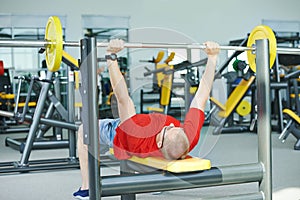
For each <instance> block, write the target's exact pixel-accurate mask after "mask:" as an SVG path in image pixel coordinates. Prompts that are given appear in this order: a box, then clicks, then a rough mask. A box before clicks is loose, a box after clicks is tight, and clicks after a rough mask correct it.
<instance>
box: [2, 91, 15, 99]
mask: <svg viewBox="0 0 300 200" xmlns="http://www.w3.org/2000/svg"><path fill="white" fill-rule="evenodd" d="M0 98H1V99H14V98H15V95H14V94H6V93H4V92H2V93H0Z"/></svg>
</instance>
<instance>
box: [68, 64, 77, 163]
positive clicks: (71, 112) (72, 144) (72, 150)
mask: <svg viewBox="0 0 300 200" xmlns="http://www.w3.org/2000/svg"><path fill="white" fill-rule="evenodd" d="M67 74H68V75H67V76H68V86H67V88H68V93H67V94H68V97H67V98H68V121H69V122H70V123H75V108H74V104H75V94H74V72H73V71H72V70H71V68H70V67H68V73H67ZM68 138H69V159H70V161H76V139H75V131H74V130H71V129H68Z"/></svg>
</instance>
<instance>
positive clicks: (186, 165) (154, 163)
mask: <svg viewBox="0 0 300 200" xmlns="http://www.w3.org/2000/svg"><path fill="white" fill-rule="evenodd" d="M109 152H110V153H111V154H114V149H113V148H110V149H109ZM128 160H130V161H132V162H135V163H139V164H142V165H146V166H149V167H153V168H156V169H161V170H165V171H169V172H173V173H183V172H194V171H203V170H208V169H210V168H211V162H210V160H207V159H202V158H198V157H192V156H189V155H188V156H187V157H186V158H185V159H182V160H167V159H164V158H160V157H146V158H141V157H137V156H132V157H131V158H129V159H128Z"/></svg>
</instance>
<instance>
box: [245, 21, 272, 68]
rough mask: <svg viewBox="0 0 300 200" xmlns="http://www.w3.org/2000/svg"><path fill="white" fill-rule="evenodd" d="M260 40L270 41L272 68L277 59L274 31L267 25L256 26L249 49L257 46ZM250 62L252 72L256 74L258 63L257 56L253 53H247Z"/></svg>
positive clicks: (250, 38)
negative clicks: (257, 41)
mask: <svg viewBox="0 0 300 200" xmlns="http://www.w3.org/2000/svg"><path fill="white" fill-rule="evenodd" d="M259 39H268V40H269V52H270V68H272V66H273V64H274V62H275V58H276V47H277V42H276V37H275V34H274V32H273V30H272V29H271V28H270V27H268V26H265V25H259V26H256V27H255V28H254V29H253V30H252V31H251V33H250V35H249V38H248V42H247V47H253V46H254V45H255V41H256V40H259ZM247 57H248V62H249V66H250V68H251V70H252V71H253V72H256V63H255V58H256V55H255V54H253V53H252V52H251V51H247Z"/></svg>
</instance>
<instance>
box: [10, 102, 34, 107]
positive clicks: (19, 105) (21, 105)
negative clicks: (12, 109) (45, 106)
mask: <svg viewBox="0 0 300 200" xmlns="http://www.w3.org/2000/svg"><path fill="white" fill-rule="evenodd" d="M14 106H16V104H14ZM24 106H25V103H24V102H21V103H19V104H18V107H24ZM35 106H36V102H28V107H35Z"/></svg>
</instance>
